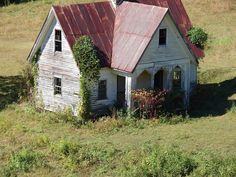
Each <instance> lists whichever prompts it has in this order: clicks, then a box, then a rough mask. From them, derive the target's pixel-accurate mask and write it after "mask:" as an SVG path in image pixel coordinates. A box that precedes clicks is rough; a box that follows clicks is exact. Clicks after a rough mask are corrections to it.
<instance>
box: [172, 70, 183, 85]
mask: <svg viewBox="0 0 236 177" xmlns="http://www.w3.org/2000/svg"><path fill="white" fill-rule="evenodd" d="M181 80H182V73H181V68H180V67H176V68H175V69H174V72H173V90H181Z"/></svg>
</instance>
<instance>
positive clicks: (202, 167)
mask: <svg viewBox="0 0 236 177" xmlns="http://www.w3.org/2000/svg"><path fill="white" fill-rule="evenodd" d="M195 161H196V162H197V164H198V168H197V169H196V170H195V171H194V172H193V174H192V176H196V177H198V176H218V177H225V176H236V166H235V164H236V159H234V158H223V157H220V156H218V155H216V154H212V153H210V152H207V153H206V152H202V153H198V154H196V155H195Z"/></svg>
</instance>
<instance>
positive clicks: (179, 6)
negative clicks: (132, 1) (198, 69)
mask: <svg viewBox="0 0 236 177" xmlns="http://www.w3.org/2000/svg"><path fill="white" fill-rule="evenodd" d="M137 1H138V2H139V3H143V4H148V5H154V6H160V7H166V8H168V9H169V11H170V14H171V16H172V18H173V19H174V22H175V24H176V25H177V27H178V28H179V30H180V32H181V33H182V36H183V38H184V39H185V41H186V43H187V44H188V46H189V48H190V49H191V50H192V53H193V54H194V55H195V57H196V58H202V57H204V52H203V51H202V50H201V49H200V48H198V47H196V46H195V45H194V44H192V43H191V42H190V40H189V39H188V37H187V33H188V30H189V29H190V28H191V27H192V23H191V21H190V19H189V16H188V14H187V12H186V10H185V8H184V5H183V3H182V2H181V0H137Z"/></svg>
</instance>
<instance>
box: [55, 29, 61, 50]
mask: <svg viewBox="0 0 236 177" xmlns="http://www.w3.org/2000/svg"><path fill="white" fill-rule="evenodd" d="M55 51H58V52H61V51H62V41H61V31H60V30H55Z"/></svg>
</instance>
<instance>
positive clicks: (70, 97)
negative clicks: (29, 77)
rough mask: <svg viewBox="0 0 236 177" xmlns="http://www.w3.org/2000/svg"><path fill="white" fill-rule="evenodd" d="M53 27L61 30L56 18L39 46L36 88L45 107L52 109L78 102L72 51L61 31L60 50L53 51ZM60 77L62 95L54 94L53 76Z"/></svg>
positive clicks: (76, 72) (76, 73)
mask: <svg viewBox="0 0 236 177" xmlns="http://www.w3.org/2000/svg"><path fill="white" fill-rule="evenodd" d="M55 29H59V30H61V26H60V24H59V23H58V22H57V20H56V19H54V20H53V22H52V24H51V27H50V30H49V31H48V34H47V35H46V38H45V40H44V42H43V45H42V47H41V52H42V54H41V56H40V59H39V63H38V64H39V78H38V88H39V93H40V96H41V97H42V100H43V103H44V105H45V108H46V109H48V110H52V111H58V110H62V109H65V108H66V107H76V105H77V104H78V103H79V69H78V67H77V64H76V62H75V60H74V58H73V53H72V51H71V49H70V46H69V44H68V42H67V40H66V38H65V35H64V33H63V32H62V52H55V50H54V38H55V32H54V31H55ZM54 77H60V78H61V79H62V95H54V85H53V78H54Z"/></svg>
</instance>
